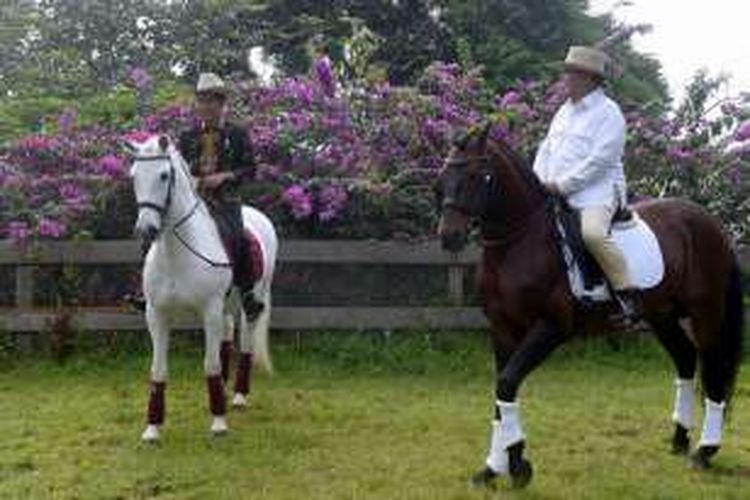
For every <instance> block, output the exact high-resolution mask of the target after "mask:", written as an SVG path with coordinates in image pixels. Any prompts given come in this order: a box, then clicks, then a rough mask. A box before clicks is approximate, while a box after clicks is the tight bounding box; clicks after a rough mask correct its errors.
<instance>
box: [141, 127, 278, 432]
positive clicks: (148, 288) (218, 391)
mask: <svg viewBox="0 0 750 500" xmlns="http://www.w3.org/2000/svg"><path fill="white" fill-rule="evenodd" d="M130 146H131V147H132V149H133V152H134V155H135V156H134V161H133V165H132V169H131V177H132V178H133V186H134V189H135V196H136V200H137V202H138V220H137V222H136V224H135V231H136V234H138V235H140V236H141V238H144V239H145V240H148V241H149V242H151V241H153V244H152V245H151V247H150V249H149V251H148V254H147V255H146V260H145V263H144V266H143V290H144V293H145V296H146V322H147V325H148V330H149V333H150V334H151V341H152V344H153V359H152V364H151V393H150V397H149V403H148V412H147V415H148V418H147V426H146V429H145V430H144V432H143V434H142V436H141V437H142V439H143V440H144V441H157V440H158V439H159V431H160V427H161V426H162V424H163V423H164V408H165V400H164V390H165V387H166V379H167V348H168V343H169V332H170V329H171V328H172V327H173V326H174V324H175V321H176V320H177V319H178V318H179V317H181V316H183V315H184V312H193V313H198V315H199V316H200V318H201V319H202V321H203V328H204V331H205V344H206V345H205V357H204V370H205V374H206V380H207V385H208V393H209V403H210V409H211V413H212V415H213V419H212V422H211V432H213V433H214V434H221V433H224V432H226V431H227V421H226V400H225V396H224V383H223V382H224V380H226V377H227V374H228V371H227V370H228V361H229V359H228V356H227V355H226V354H228V353H229V352H230V351H229V350H228V348H231V345H232V343H233V339H234V324H235V320H234V318H235V316H237V317H238V318H239V327H240V351H241V355H240V359H239V363H238V368H237V375H236V377H237V378H236V382H235V395H234V399H233V404H234V406H245V405H246V404H247V395H248V390H249V386H250V373H251V371H252V365H253V363H254V362H257V364H259V365H261V366H262V367H264V368H265V369H266V370H267V371H268V372H269V373H270V371H271V360H270V356H269V352H268V323H269V316H270V313H271V280H272V277H273V271H274V265H275V262H276V251H277V247H278V240H277V237H276V231H275V230H274V227H273V224H272V223H271V221H270V220H269V219H268V218H267V217H266V216H265V215H263V214H262V213H261V212H259V211H258V210H256V209H254V208H251V207H248V206H243V207H242V218H243V222H244V226H245V229H246V230H247V231H250V232H251V233H252V234H253V235H254V236H255V238H256V239H257V240H258V242H259V245H260V247H261V250H262V252H261V253H262V254H263V270H262V276H261V277H260V279H259V280H258V281H257V282H256V285H255V289H254V293H255V296H256V299H257V300H258V301H260V302H261V303H263V304H264V306H265V307H264V309H263V311H262V312H261V313H260V314H259V315H258V316H257V318H255V319H253V320H252V321H251V323H252V324H250V325H249V324H248V323H249V321H248V318H247V317H246V315H245V312H244V311H243V308H242V305H241V300H240V299H239V293H238V292H237V290H236V289H235V290H232V288H233V287H232V270H231V267H230V265H229V260H228V256H227V253H226V252H225V250H224V246H223V244H222V242H221V239H220V237H219V232H218V229H217V226H216V223H215V222H214V219H213V218H212V217H211V215H210V214H209V212H208V209H207V207H206V205H205V203H204V202H203V200H202V199H201V198H200V197H199V196H198V194H197V193H196V191H195V181H194V179H193V177H192V176H191V175H190V171H189V168H188V165H187V163H186V162H185V160H184V159H183V158H182V155H181V154H180V153H179V151H178V150H177V149H176V148H175V147H174V145H173V144H172V143H171V141H170V140H169V139H168V138H167V137H166V136H161V137H152V138H151V139H149V140H148V141H146V142H143V143H132V144H130ZM230 292H232V293H230ZM222 374H223V375H224V377H223V379H222Z"/></svg>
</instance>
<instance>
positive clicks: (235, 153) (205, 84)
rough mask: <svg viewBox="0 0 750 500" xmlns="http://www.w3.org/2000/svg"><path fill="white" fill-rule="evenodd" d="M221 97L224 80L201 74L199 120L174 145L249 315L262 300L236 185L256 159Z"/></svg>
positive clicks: (140, 304) (141, 305) (139, 303)
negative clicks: (211, 219)
mask: <svg viewBox="0 0 750 500" xmlns="http://www.w3.org/2000/svg"><path fill="white" fill-rule="evenodd" d="M226 101H227V88H226V84H225V83H224V81H223V80H222V79H221V78H219V77H218V76H217V75H215V74H213V73H202V74H201V75H200V77H199V78H198V84H197V85H196V89H195V110H196V114H197V115H198V117H199V119H200V120H199V122H198V124H197V125H196V126H195V127H193V128H191V129H189V130H186V131H185V132H183V133H182V134H181V135H180V138H179V144H178V148H179V150H180V152H181V153H182V156H183V157H184V158H185V160H186V161H187V163H188V164H189V165H190V171H191V173H192V174H193V176H194V177H195V179H196V181H197V187H198V192H199V193H200V194H201V196H202V197H203V199H204V201H205V202H206V204H207V205H208V208H209V210H210V212H211V215H213V217H214V219H215V220H216V225H217V226H218V229H219V234H220V235H221V238H222V240H224V242H225V243H226V244H227V247H228V249H229V253H230V260H231V261H232V271H233V277H234V284H235V285H237V286H238V287H239V289H240V291H241V292H242V304H243V307H244V309H245V312H246V313H247V315H248V316H249V317H250V318H254V317H256V316H257V315H258V314H259V313H260V312H261V311H262V310H263V304H262V303H261V302H258V300H257V299H256V298H255V294H254V293H253V286H254V284H255V283H254V280H253V275H252V274H253V273H252V266H251V265H250V257H251V255H250V254H251V252H250V249H249V248H248V244H247V241H246V239H245V237H244V226H243V223H242V202H241V200H240V199H239V197H238V196H237V188H238V187H239V185H240V184H242V183H243V182H246V181H249V180H252V179H253V178H254V177H255V159H254V157H253V149H252V145H251V144H250V140H249V139H248V136H247V132H246V131H245V129H243V128H242V127H240V126H238V125H236V124H233V123H230V122H228V121H226V120H225V119H224V110H225V106H226ZM131 301H132V302H133V305H134V306H135V307H136V308H138V309H145V301H144V300H143V299H142V298H140V297H139V298H135V299H132V300H131Z"/></svg>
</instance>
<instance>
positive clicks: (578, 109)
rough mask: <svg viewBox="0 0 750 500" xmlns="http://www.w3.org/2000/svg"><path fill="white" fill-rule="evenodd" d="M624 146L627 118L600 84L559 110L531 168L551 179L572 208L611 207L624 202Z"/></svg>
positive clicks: (541, 177) (543, 176)
mask: <svg viewBox="0 0 750 500" xmlns="http://www.w3.org/2000/svg"><path fill="white" fill-rule="evenodd" d="M624 149H625V118H623V116H622V112H621V111H620V107H619V106H618V105H617V103H615V102H614V101H613V100H611V99H610V98H609V97H607V96H606V95H605V94H604V92H603V91H602V89H600V88H598V89H596V90H594V91H592V92H590V93H589V94H588V95H586V96H585V97H584V98H583V99H581V100H580V101H578V102H575V103H574V102H573V101H571V100H570V99H568V100H567V101H566V102H565V104H563V105H562V106H561V107H560V109H559V110H557V113H555V117H554V118H553V119H552V123H551V124H550V127H549V131H548V132H547V137H545V138H544V141H542V144H541V145H540V146H539V151H538V152H537V155H536V159H535V160H534V172H535V173H536V175H537V176H538V177H539V179H541V180H542V182H555V183H556V184H557V186H558V187H559V188H560V191H561V192H562V193H563V194H564V195H565V197H566V198H567V199H568V202H569V203H570V204H571V205H572V206H573V207H575V208H579V209H580V208H585V207H594V206H608V207H612V208H614V207H615V206H616V205H617V204H620V203H622V204H624V203H625V194H626V193H625V173H624V171H623V167H622V155H623V152H624Z"/></svg>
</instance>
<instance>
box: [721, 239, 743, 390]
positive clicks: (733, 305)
mask: <svg viewBox="0 0 750 500" xmlns="http://www.w3.org/2000/svg"><path fill="white" fill-rule="evenodd" d="M731 259H732V262H731V267H730V270H729V281H728V282H727V285H726V289H725V291H724V317H723V318H722V323H721V341H720V349H721V354H722V358H723V359H724V363H725V365H724V366H725V370H726V371H725V373H724V375H725V376H724V384H725V386H724V388H725V390H726V401H727V404H729V401H730V400H731V398H732V394H733V393H734V388H735V383H736V381H737V375H738V373H739V370H740V364H741V363H742V354H743V334H744V331H745V308H744V304H743V293H742V275H741V272H740V266H739V263H738V262H737V256H736V254H734V252H732V255H731Z"/></svg>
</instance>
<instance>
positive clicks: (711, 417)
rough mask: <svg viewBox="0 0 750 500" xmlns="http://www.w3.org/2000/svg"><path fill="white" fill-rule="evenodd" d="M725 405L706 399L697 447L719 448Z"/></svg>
mask: <svg viewBox="0 0 750 500" xmlns="http://www.w3.org/2000/svg"><path fill="white" fill-rule="evenodd" d="M724 406H725V403H724V402H721V403H714V402H713V401H711V400H710V399H708V398H706V413H705V415H704V417H703V432H701V440H700V442H699V443H698V446H719V445H720V444H721V428H722V426H723V425H724Z"/></svg>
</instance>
